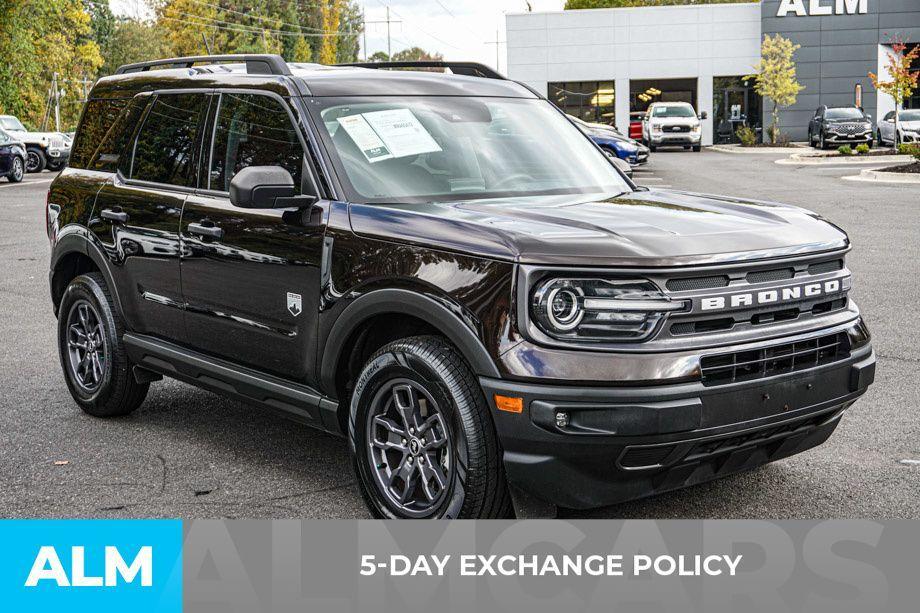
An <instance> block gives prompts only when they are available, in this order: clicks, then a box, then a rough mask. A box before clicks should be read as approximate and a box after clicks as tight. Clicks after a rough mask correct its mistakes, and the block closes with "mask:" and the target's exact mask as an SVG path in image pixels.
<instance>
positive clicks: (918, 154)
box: [898, 143, 920, 162]
mask: <svg viewBox="0 0 920 613" xmlns="http://www.w3.org/2000/svg"><path fill="white" fill-rule="evenodd" d="M898 153H900V154H901V155H912V156H914V159H916V160H917V161H918V162H920V143H901V144H899V145H898Z"/></svg>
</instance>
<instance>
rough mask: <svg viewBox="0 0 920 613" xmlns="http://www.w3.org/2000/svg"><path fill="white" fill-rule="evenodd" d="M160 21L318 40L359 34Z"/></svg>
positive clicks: (176, 19) (211, 22) (169, 19)
mask: <svg viewBox="0 0 920 613" xmlns="http://www.w3.org/2000/svg"><path fill="white" fill-rule="evenodd" d="M193 17H194V18H195V19H203V18H202V17H198V16H193ZM160 19H165V20H167V21H175V22H178V23H184V24H186V25H191V26H200V27H206V28H215V29H217V30H226V31H228V32H244V33H246V34H262V33H264V32H268V33H269V34H273V35H275V36H294V37H298V36H309V37H318V38H322V37H331V36H355V35H356V34H357V32H354V31H348V32H339V33H335V32H330V33H326V34H319V33H315V32H285V31H282V30H262V29H260V28H251V27H248V26H234V25H218V23H216V22H213V21H203V22H198V21H189V20H187V19H178V18H176V17H167V16H165V15H163V16H161V17H160ZM222 23H229V22H222Z"/></svg>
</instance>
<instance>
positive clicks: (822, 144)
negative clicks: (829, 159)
mask: <svg viewBox="0 0 920 613" xmlns="http://www.w3.org/2000/svg"><path fill="white" fill-rule="evenodd" d="M863 143H865V144H867V145H869V146H870V147H871V146H872V117H870V116H869V115H867V114H866V113H865V112H864V111H863V110H862V109H861V108H859V107H857V106H837V107H827V106H819V107H818V110H817V111H815V116H814V117H812V118H811V121H810V122H808V144H810V145H811V146H813V147H817V148H819V149H827V148H828V146H837V145H861V144H863Z"/></svg>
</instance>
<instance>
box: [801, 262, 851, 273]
mask: <svg viewBox="0 0 920 613" xmlns="http://www.w3.org/2000/svg"><path fill="white" fill-rule="evenodd" d="M842 268H843V260H831V261H830V262H821V263H819V264H812V265H811V266H809V267H808V274H810V275H821V274H824V273H826V272H837V271H838V270H840V269H842Z"/></svg>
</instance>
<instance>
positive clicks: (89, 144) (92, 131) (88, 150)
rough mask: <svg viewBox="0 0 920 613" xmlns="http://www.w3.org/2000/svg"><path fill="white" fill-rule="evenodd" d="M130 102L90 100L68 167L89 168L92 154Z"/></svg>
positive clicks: (126, 100) (114, 99) (115, 99)
mask: <svg viewBox="0 0 920 613" xmlns="http://www.w3.org/2000/svg"><path fill="white" fill-rule="evenodd" d="M128 102H130V100H129V99H127V98H107V99H105V98H104V99H99V100H90V101H89V102H87V103H86V110H85V111H83V121H81V122H80V127H79V129H78V130H77V135H76V138H75V139H74V143H73V148H72V149H71V151H70V162H69V165H70V166H71V167H72V168H89V167H90V164H91V162H92V158H93V154H94V153H95V152H96V150H97V149H98V148H99V145H100V144H101V143H102V141H103V139H104V138H105V136H106V134H108V133H109V130H110V129H111V128H112V125H113V124H114V123H115V121H116V120H117V119H118V117H119V116H120V115H121V113H122V111H123V110H124V108H125V107H126V106H128Z"/></svg>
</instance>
